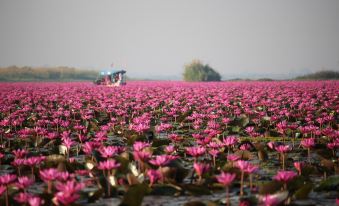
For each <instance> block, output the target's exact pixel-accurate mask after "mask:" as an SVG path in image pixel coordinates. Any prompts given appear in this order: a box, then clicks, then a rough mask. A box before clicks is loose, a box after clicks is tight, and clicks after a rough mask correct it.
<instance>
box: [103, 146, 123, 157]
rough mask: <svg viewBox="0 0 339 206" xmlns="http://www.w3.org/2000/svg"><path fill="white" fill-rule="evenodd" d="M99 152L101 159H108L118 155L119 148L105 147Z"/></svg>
mask: <svg viewBox="0 0 339 206" xmlns="http://www.w3.org/2000/svg"><path fill="white" fill-rule="evenodd" d="M99 152H100V154H101V156H102V157H104V158H110V157H113V156H115V155H116V154H118V152H119V147H117V146H107V147H101V148H100V149H99Z"/></svg>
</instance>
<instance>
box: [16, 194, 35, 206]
mask: <svg viewBox="0 0 339 206" xmlns="http://www.w3.org/2000/svg"><path fill="white" fill-rule="evenodd" d="M30 197H32V195H31V194H29V193H25V192H20V193H19V194H17V195H16V196H14V200H15V201H17V202H18V203H22V204H24V203H27V202H28V198H30Z"/></svg>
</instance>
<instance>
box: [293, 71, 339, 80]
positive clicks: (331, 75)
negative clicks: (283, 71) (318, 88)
mask: <svg viewBox="0 0 339 206" xmlns="http://www.w3.org/2000/svg"><path fill="white" fill-rule="evenodd" d="M296 79H297V80H327V79H339V72H337V71H330V70H328V71H318V72H315V73H312V74H306V75H303V76H298V77H296Z"/></svg>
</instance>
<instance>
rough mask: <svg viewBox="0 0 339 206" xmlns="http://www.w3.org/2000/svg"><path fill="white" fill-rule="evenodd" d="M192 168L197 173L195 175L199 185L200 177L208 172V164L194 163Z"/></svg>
mask: <svg viewBox="0 0 339 206" xmlns="http://www.w3.org/2000/svg"><path fill="white" fill-rule="evenodd" d="M193 168H194V170H195V172H196V173H197V175H198V176H199V180H198V182H199V183H200V182H201V179H202V175H203V174H204V173H206V172H207V171H208V170H209V168H210V167H209V165H208V164H204V163H198V162H194V163H193Z"/></svg>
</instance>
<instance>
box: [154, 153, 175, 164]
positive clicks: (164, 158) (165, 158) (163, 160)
mask: <svg viewBox="0 0 339 206" xmlns="http://www.w3.org/2000/svg"><path fill="white" fill-rule="evenodd" d="M174 159H176V157H175V156H172V155H157V156H155V159H152V160H150V161H149V162H150V163H151V164H153V165H156V166H159V167H163V166H165V165H167V164H168V163H170V162H171V161H172V160H174Z"/></svg>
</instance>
